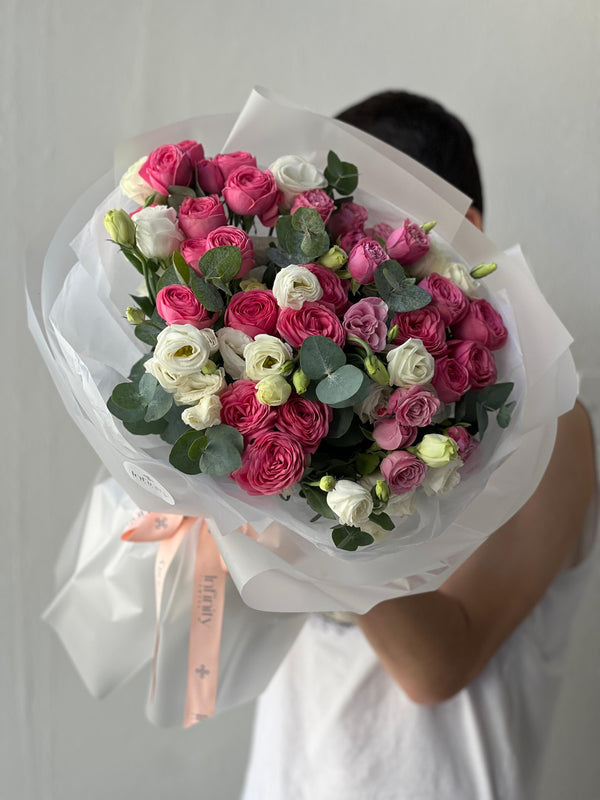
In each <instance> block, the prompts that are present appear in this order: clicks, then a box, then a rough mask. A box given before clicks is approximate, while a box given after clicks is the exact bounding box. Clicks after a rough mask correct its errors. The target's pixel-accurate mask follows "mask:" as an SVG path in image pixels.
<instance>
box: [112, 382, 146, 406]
mask: <svg viewBox="0 0 600 800" xmlns="http://www.w3.org/2000/svg"><path fill="white" fill-rule="evenodd" d="M111 400H112V402H113V403H114V404H115V405H116V406H118V407H119V408H123V409H128V410H132V409H135V408H138V407H139V406H140V405H142V398H141V395H140V393H139V392H138V390H137V389H136V387H135V386H134V385H133V383H118V384H117V385H116V386H115V388H114V389H113V391H112V395H111Z"/></svg>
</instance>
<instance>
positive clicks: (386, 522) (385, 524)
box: [369, 513, 396, 531]
mask: <svg viewBox="0 0 600 800" xmlns="http://www.w3.org/2000/svg"><path fill="white" fill-rule="evenodd" d="M369 519H370V520H371V522H375V523H376V524H377V525H379V527H380V528H383V530H384V531H393V530H394V528H395V527H396V526H395V525H394V523H393V522H392V518H391V517H390V516H389V515H388V514H376V513H373V514H371V516H370V517H369Z"/></svg>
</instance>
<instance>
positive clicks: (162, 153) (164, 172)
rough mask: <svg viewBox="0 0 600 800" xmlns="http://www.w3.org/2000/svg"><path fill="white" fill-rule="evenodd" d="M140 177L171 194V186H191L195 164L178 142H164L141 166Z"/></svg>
mask: <svg viewBox="0 0 600 800" xmlns="http://www.w3.org/2000/svg"><path fill="white" fill-rule="evenodd" d="M139 174H140V178H143V179H144V180H145V181H146V183H149V184H150V186H152V188H153V189H155V190H156V191H157V192H160V193H161V194H164V195H168V194H169V186H189V185H190V183H191V181H192V176H193V166H192V162H191V160H190V157H189V156H188V154H187V153H186V152H185V151H184V150H182V149H181V147H179V146H178V145H176V144H164V145H162V146H161V147H157V148H156V150H153V151H152V152H151V153H150V155H149V156H148V158H147V159H146V160H145V161H144V163H143V164H142V166H141V167H140V173H139Z"/></svg>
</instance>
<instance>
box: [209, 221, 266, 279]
mask: <svg viewBox="0 0 600 800" xmlns="http://www.w3.org/2000/svg"><path fill="white" fill-rule="evenodd" d="M225 245H233V246H234V247H239V248H240V250H241V251H242V266H241V267H240V271H239V272H238V274H237V276H236V277H237V278H243V277H244V275H247V274H248V273H249V272H250V270H251V269H252V267H253V266H254V245H253V244H252V239H251V238H250V237H249V236H248V234H247V233H245V232H244V231H243V230H241V228H236V227H235V225H222V226H220V227H218V228H215V229H214V230H212V231H211V232H210V233H209V234H208V235H207V237H206V249H207V250H212V248H213V247H224V246H225Z"/></svg>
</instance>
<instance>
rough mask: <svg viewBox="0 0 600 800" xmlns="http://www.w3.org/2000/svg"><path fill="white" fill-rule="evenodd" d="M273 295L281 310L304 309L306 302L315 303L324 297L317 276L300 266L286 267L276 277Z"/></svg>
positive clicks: (291, 265)
mask: <svg viewBox="0 0 600 800" xmlns="http://www.w3.org/2000/svg"><path fill="white" fill-rule="evenodd" d="M272 291H273V294H274V295H275V299H276V300H277V305H278V306H279V308H294V309H295V310H296V311H297V310H298V309H299V308H302V306H303V305H304V303H305V302H306V301H309V302H314V301H315V300H320V299H321V298H322V297H323V289H322V288H321V284H320V283H319V281H318V279H317V276H316V275H313V274H312V272H311V271H310V270H309V269H307V268H306V267H303V266H301V265H299V264H290V265H289V267H284V268H283V269H282V270H280V271H279V272H278V273H277V275H276V276H275V280H274V282H273V289H272Z"/></svg>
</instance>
